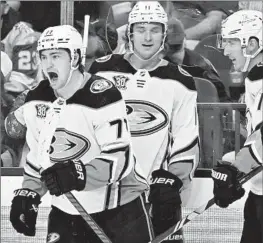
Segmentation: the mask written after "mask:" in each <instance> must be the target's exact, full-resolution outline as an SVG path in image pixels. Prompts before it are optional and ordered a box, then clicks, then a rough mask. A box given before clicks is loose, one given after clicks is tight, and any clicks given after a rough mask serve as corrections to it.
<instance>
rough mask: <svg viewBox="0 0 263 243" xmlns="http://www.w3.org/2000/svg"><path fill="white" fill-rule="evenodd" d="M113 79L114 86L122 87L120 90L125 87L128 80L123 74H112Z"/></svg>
mask: <svg viewBox="0 0 263 243" xmlns="http://www.w3.org/2000/svg"><path fill="white" fill-rule="evenodd" d="M113 79H114V81H115V86H116V87H117V88H118V89H122V90H125V89H127V86H126V84H127V82H128V81H129V78H128V77H125V76H124V75H117V76H113Z"/></svg>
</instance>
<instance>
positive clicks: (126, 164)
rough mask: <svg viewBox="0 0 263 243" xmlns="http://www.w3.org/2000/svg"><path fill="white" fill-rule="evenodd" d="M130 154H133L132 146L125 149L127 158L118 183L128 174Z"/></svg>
mask: <svg viewBox="0 0 263 243" xmlns="http://www.w3.org/2000/svg"><path fill="white" fill-rule="evenodd" d="M130 153H131V150H130V146H127V147H126V149H125V152H124V156H125V161H124V166H123V169H122V171H121V173H120V175H119V177H118V179H117V181H119V180H121V178H122V177H123V174H124V173H125V172H126V170H127V168H128V166H129V161H130Z"/></svg>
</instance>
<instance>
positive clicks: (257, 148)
mask: <svg viewBox="0 0 263 243" xmlns="http://www.w3.org/2000/svg"><path fill="white" fill-rule="evenodd" d="M262 147H263V124H262V125H261V126H260V127H258V128H257V129H256V130H255V131H254V132H253V133H252V134H250V136H248V138H247V140H246V142H245V145H244V147H243V148H242V149H241V150H240V151H239V153H238V154H237V157H236V160H235V161H234V163H233V165H234V166H236V167H237V168H238V169H239V170H240V171H242V172H245V173H248V172H250V170H252V169H254V168H256V167H258V166H262V163H263V159H262V156H263V151H262ZM262 174H263V173H262V172H260V173H259V174H258V175H256V176H255V177H253V178H252V179H251V191H252V192H253V193H254V194H257V195H263V191H262V184H263V181H262Z"/></svg>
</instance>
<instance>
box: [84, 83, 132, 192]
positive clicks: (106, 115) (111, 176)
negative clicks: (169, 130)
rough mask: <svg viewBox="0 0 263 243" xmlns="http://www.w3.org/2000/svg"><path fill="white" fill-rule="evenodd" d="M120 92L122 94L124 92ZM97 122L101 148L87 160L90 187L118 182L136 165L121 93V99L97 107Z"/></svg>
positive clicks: (95, 123)
mask: <svg viewBox="0 0 263 243" xmlns="http://www.w3.org/2000/svg"><path fill="white" fill-rule="evenodd" d="M105 82H106V81H105ZM116 91H117V89H116ZM116 95H119V96H120V93H119V92H118V93H116ZM87 119H88V114H87ZM93 126H94V135H95V138H96V141H97V143H98V145H99V147H100V150H101V151H100V153H99V154H98V155H97V156H96V157H95V158H94V159H93V160H91V161H87V162H88V163H86V171H87V184H86V189H87V190H93V189H96V188H99V187H101V186H105V185H109V184H112V183H116V182H118V181H120V180H121V179H123V178H124V177H125V176H127V175H128V174H129V173H130V172H131V171H132V169H133V163H131V162H132V161H133V154H132V149H131V139H130V134H129V131H128V123H127V114H126V108H125V103H124V101H123V99H122V98H121V96H120V97H119V100H118V101H117V102H114V103H112V104H108V105H107V106H104V107H103V108H100V109H96V110H95V111H94V117H93Z"/></svg>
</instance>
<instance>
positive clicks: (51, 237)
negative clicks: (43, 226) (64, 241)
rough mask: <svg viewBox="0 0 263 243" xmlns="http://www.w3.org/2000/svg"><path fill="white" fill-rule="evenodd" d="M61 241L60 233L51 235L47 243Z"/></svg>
mask: <svg viewBox="0 0 263 243" xmlns="http://www.w3.org/2000/svg"><path fill="white" fill-rule="evenodd" d="M59 239H60V235H59V234H58V233H53V232H52V233H49V234H48V236H47V243H55V242H58V240H59Z"/></svg>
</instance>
